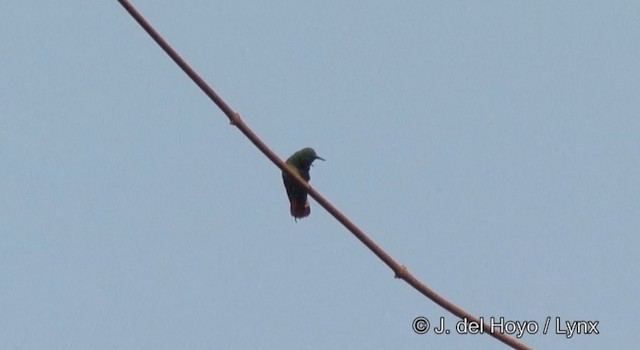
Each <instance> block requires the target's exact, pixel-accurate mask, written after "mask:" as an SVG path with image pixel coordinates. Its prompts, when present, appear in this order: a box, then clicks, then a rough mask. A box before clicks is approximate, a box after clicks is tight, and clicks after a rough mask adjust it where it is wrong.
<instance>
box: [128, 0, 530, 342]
mask: <svg viewBox="0 0 640 350" xmlns="http://www.w3.org/2000/svg"><path fill="white" fill-rule="evenodd" d="M118 2H120V4H121V5H122V6H123V7H124V8H125V10H127V12H129V14H130V15H131V16H132V17H133V18H134V19H135V20H136V21H137V22H138V24H140V26H141V27H142V28H143V29H144V30H145V31H146V32H147V33H148V34H149V35H150V36H151V38H152V39H153V40H155V42H156V43H158V45H160V47H161V48H162V49H163V50H164V51H165V52H166V53H167V54H168V55H169V57H171V59H172V60H173V61H174V62H175V63H176V64H177V65H178V66H179V67H180V68H181V69H182V70H183V71H184V72H185V73H186V74H187V75H188V76H189V78H191V80H193V82H194V83H196V85H198V87H200V89H201V90H202V91H203V92H204V93H205V94H206V95H207V96H209V98H210V99H211V100H212V101H213V102H214V103H215V104H216V105H217V106H218V108H220V109H221V110H222V112H224V114H225V115H226V116H227V118H229V122H230V123H231V125H234V126H236V127H237V128H238V129H239V130H240V131H241V132H242V133H243V134H244V135H245V136H247V138H248V139H249V141H251V142H252V143H253V144H254V145H255V146H256V147H258V149H259V150H260V151H262V153H264V155H265V156H267V158H269V159H270V160H271V161H272V162H273V163H274V164H275V165H276V166H277V167H278V168H280V169H281V170H282V171H284V172H286V173H287V174H289V176H291V177H292V178H295V179H296V181H297V182H298V183H299V184H300V185H301V186H303V187H304V188H305V189H306V190H307V191H308V192H309V195H310V196H311V197H313V199H315V200H316V201H317V202H318V204H320V205H321V206H322V207H323V208H325V209H326V210H327V211H328V212H329V214H331V215H332V216H333V217H334V218H336V220H338V221H339V222H340V223H342V225H344V227H346V228H347V229H348V230H349V231H350V232H351V233H352V234H353V235H354V236H356V238H358V239H359V240H360V241H361V242H362V243H363V244H364V245H366V246H367V248H369V250H371V251H372V252H373V253H374V254H375V255H376V256H378V258H380V260H382V261H383V262H384V263H385V264H386V265H387V266H389V268H391V270H393V272H394V273H395V277H396V278H400V279H402V280H404V281H405V282H407V283H408V284H409V285H411V286H412V287H413V288H415V289H416V290H417V291H418V292H420V293H422V294H423V295H424V296H426V297H427V298H429V299H431V300H432V301H433V302H435V303H436V304H438V305H440V306H442V307H443V308H444V309H446V310H447V311H449V312H451V313H452V314H454V315H456V316H458V317H459V318H461V319H465V318H466V319H467V320H469V321H471V322H478V324H480V321H479V320H478V318H476V317H474V316H473V315H472V314H470V313H469V312H467V311H465V310H463V309H462V308H460V307H458V306H456V305H455V304H453V303H452V302H451V301H449V300H447V299H445V298H444V297H443V296H441V295H439V294H438V293H436V292H435V291H434V290H432V289H431V288H429V287H428V286H427V285H425V284H424V283H422V282H421V281H420V280H418V279H417V278H415V277H414V276H413V275H412V274H411V273H410V272H409V270H408V269H407V268H406V267H405V266H404V265H401V264H400V263H398V262H397V261H395V260H394V259H393V258H392V257H391V256H390V255H389V254H387V252H385V251H384V250H383V249H382V248H380V246H378V245H377V244H376V243H375V242H374V241H373V240H372V239H371V238H369V236H367V235H366V234H365V233H364V232H363V231H362V230H361V229H360V228H358V226H356V225H355V224H354V223H353V222H351V220H349V218H347V216H346V215H344V214H343V213H342V212H341V211H340V210H338V209H337V208H336V207H334V206H333V205H332V204H331V203H330V202H329V201H328V200H327V199H326V198H324V197H323V196H322V195H321V194H320V193H319V192H317V191H316V190H315V189H314V188H313V187H311V186H310V185H309V184H308V183H307V182H306V181H304V180H303V179H302V178H301V177H300V176H299V175H298V174H297V173H296V172H294V171H293V170H291V169H290V168H289V167H288V166H286V165H285V163H284V162H283V161H282V160H281V159H280V158H279V157H278V156H277V155H276V154H275V153H274V152H273V151H272V150H271V149H270V148H269V147H268V146H267V145H266V144H265V143H264V142H262V140H260V138H259V137H258V135H256V134H255V133H254V132H253V131H252V130H251V129H250V128H249V127H248V126H247V124H245V122H244V121H243V120H242V118H241V117H240V114H238V113H236V112H235V111H234V110H233V109H231V107H229V105H227V103H226V102H225V101H224V100H223V99H222V98H221V97H220V96H218V94H217V93H216V92H215V91H214V90H213V89H212V88H211V87H210V86H209V85H208V84H207V83H206V82H205V81H204V80H203V79H202V78H201V77H200V76H199V75H198V73H196V71H195V70H193V68H191V67H190V66H189V64H188V63H187V62H186V61H185V60H184V59H182V57H180V55H178V53H177V52H176V51H175V50H174V49H173V48H172V47H171V46H170V45H169V44H168V43H167V42H166V41H165V40H164V39H163V38H162V36H160V34H159V33H158V32H156V30H155V29H154V28H153V27H152V26H151V24H149V22H147V20H145V19H144V17H142V15H141V14H140V13H139V12H138V11H137V10H136V9H135V8H134V7H133V5H131V4H130V3H129V1H127V0H118ZM482 327H483V329H484V332H485V333H487V334H489V335H491V336H492V337H494V338H496V339H498V340H500V341H501V342H503V343H505V344H506V345H509V346H511V347H512V348H514V349H530V348H529V347H528V346H527V345H525V344H523V343H521V342H520V341H518V340H516V339H515V338H512V337H510V336H509V335H507V334H504V333H500V332H493V330H492V329H491V327H490V326H489V325H488V324H487V323H482Z"/></svg>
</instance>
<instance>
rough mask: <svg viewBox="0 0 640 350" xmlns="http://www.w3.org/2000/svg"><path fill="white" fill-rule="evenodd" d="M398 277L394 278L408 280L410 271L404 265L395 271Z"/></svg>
mask: <svg viewBox="0 0 640 350" xmlns="http://www.w3.org/2000/svg"><path fill="white" fill-rule="evenodd" d="M395 273H396V275H395V276H394V278H400V279H403V280H406V279H407V276H409V269H407V267H406V266H404V265H400V267H399V268H398V269H397V270H396V271H395Z"/></svg>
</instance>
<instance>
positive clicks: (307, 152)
mask: <svg viewBox="0 0 640 350" xmlns="http://www.w3.org/2000/svg"><path fill="white" fill-rule="evenodd" d="M316 159H320V160H324V158H322V157H319V156H318V155H317V154H316V151H315V150H314V149H313V148H311V147H307V148H303V149H301V150H299V151H298V152H296V153H294V154H293V155H292V156H291V157H289V159H287V163H289V164H291V165H293V166H295V167H296V168H299V169H309V167H310V166H311V164H312V163H313V161H314V160H316Z"/></svg>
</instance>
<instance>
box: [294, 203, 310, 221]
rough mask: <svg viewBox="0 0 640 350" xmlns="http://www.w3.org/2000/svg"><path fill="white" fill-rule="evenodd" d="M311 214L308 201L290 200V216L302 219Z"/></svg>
mask: <svg viewBox="0 0 640 350" xmlns="http://www.w3.org/2000/svg"><path fill="white" fill-rule="evenodd" d="M309 214H311V207H310V206H309V202H308V201H304V203H299V202H296V201H294V200H291V216H293V217H294V218H296V220H297V219H302V218H305V217H307V216H309Z"/></svg>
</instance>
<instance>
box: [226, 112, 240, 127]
mask: <svg viewBox="0 0 640 350" xmlns="http://www.w3.org/2000/svg"><path fill="white" fill-rule="evenodd" d="M232 115H233V117H231V118H229V124H231V125H233V126H236V125H238V124H240V119H241V118H240V113H233V114H232Z"/></svg>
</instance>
